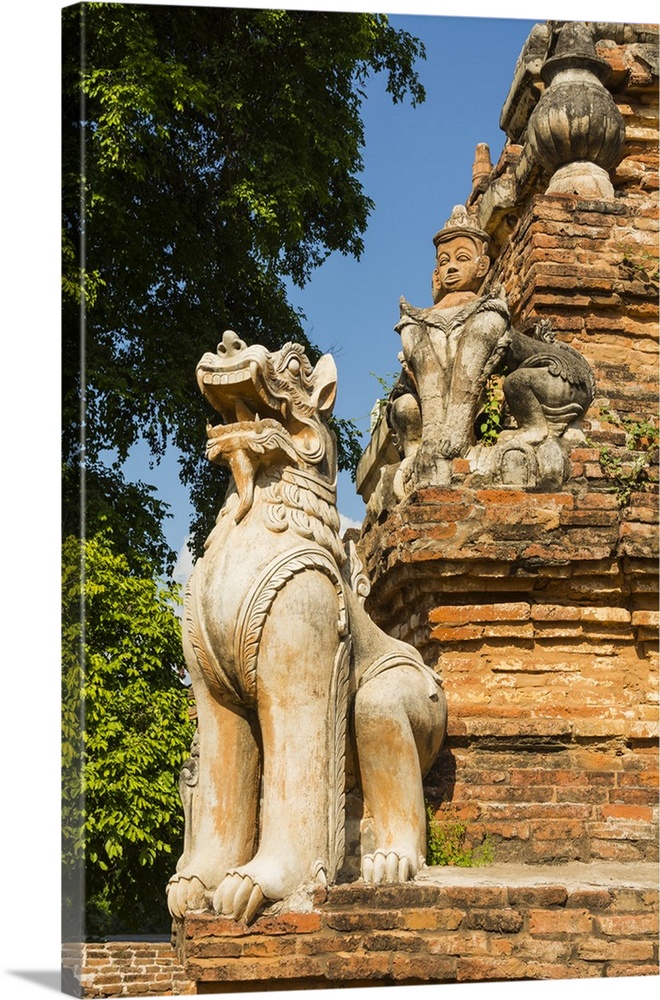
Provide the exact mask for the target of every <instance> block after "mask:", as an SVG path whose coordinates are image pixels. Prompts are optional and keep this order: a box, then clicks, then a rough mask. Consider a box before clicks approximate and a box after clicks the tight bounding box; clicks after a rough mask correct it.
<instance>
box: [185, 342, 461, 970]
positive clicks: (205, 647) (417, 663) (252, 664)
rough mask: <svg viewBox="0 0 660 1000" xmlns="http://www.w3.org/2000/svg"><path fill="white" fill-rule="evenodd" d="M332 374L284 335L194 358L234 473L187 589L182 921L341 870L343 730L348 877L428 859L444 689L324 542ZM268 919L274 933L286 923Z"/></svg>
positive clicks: (397, 873)
mask: <svg viewBox="0 0 660 1000" xmlns="http://www.w3.org/2000/svg"><path fill="white" fill-rule="evenodd" d="M336 377H337V373H336V368H335V365H334V361H333V359H332V357H331V356H330V355H325V356H323V357H322V358H321V359H320V360H319V362H318V363H317V365H316V366H315V367H314V368H313V367H312V365H311V364H310V362H309V361H308V359H307V357H306V356H305V354H304V351H303V348H301V347H300V346H299V345H297V344H286V345H285V346H284V347H283V348H282V349H281V350H280V351H278V352H276V353H270V352H269V351H268V350H266V348H264V347H261V346H259V345H256V346H252V347H248V346H247V345H246V344H245V343H244V342H243V341H242V340H241V339H240V338H239V337H238V336H237V335H236V333H234V332H233V331H231V330H227V331H226V332H225V333H224V335H223V337H222V341H221V342H220V344H218V348H217V352H216V353H215V354H212V353H207V354H205V355H204V357H203V358H202V359H201V361H200V363H199V365H198V368H197V381H198V384H199V387H200V390H201V391H202V393H203V394H204V396H205V397H206V398H207V399H208V401H209V402H210V403H211V404H212V406H213V407H214V408H215V409H216V410H217V411H218V412H219V413H220V414H221V415H222V417H223V418H224V421H225V422H224V423H221V424H218V425H217V426H214V427H212V426H210V425H209V426H208V428H207V431H208V444H207V457H208V458H209V459H210V460H211V461H213V462H218V463H222V464H226V465H228V466H229V468H230V471H231V473H232V485H231V487H230V490H229V492H228V495H227V499H226V501H225V504H224V506H223V508H222V510H221V512H220V515H219V517H218V520H217V523H216V526H215V528H214V529H213V531H212V533H211V535H210V536H209V539H208V540H207V544H206V552H205V555H204V557H203V558H202V559H200V560H199V561H198V562H197V564H196V565H195V568H194V571H193V574H192V577H191V580H190V583H189V585H188V589H187V592H186V599H185V608H184V618H183V637H184V653H185V656H186V663H187V666H188V670H189V672H190V676H191V678H192V682H193V690H194V695H195V703H196V708H197V718H198V722H199V726H198V732H197V735H196V737H195V742H194V745H193V749H192V753H191V757H190V759H189V760H188V761H187V762H186V764H185V765H184V768H183V771H182V777H181V789H182V800H183V803H184V810H185V813H186V834H185V843H184V852H183V855H182V857H181V859H180V861H179V864H178V866H177V871H176V873H175V875H174V876H173V877H172V879H171V880H170V883H169V885H168V902H169V906H170V911H171V913H172V915H173V916H174V917H175V918H177V919H179V920H180V919H181V918H182V917H183V916H184V915H185V914H186V913H187V912H188V911H192V910H198V909H204V908H212V909H213V910H215V911H216V912H221V913H222V914H223V915H224V917H226V918H227V917H228V918H231V919H232V920H234V921H239V920H243V919H244V920H245V921H247V922H248V923H249V922H251V921H252V920H254V919H255V917H256V915H257V913H258V912H259V911H260V909H261V908H262V907H263V906H264V905H265V904H268V903H274V902H278V901H280V900H282V899H284V898H285V897H290V896H291V895H292V894H293V893H294V892H296V891H297V892H298V893H299V894H301V895H302V897H303V898H306V896H309V895H310V894H311V893H312V891H313V889H312V887H313V886H314V885H315V884H319V883H320V884H322V885H323V884H326V883H328V882H332V881H333V880H334V879H335V878H336V877H337V875H338V873H339V871H340V869H341V868H342V865H343V864H344V860H345V854H346V847H347V845H346V827H347V818H346V787H347V784H348V785H349V786H355V783H356V782H355V778H354V777H351V775H350V773H349V772H347V767H346V757H347V752H348V746H347V741H348V739H349V738H352V740H353V742H354V752H353V756H354V757H355V761H356V764H357V765H358V766H359V774H360V793H361V796H362V798H363V802H364V812H365V817H367V818H368V820H369V822H368V825H367V824H363V827H362V828H360V827H359V824H355V825H356V834H355V843H356V847H357V852H358V854H359V855H360V856H359V858H358V859H357V863H358V867H360V865H361V872H362V876H363V878H364V879H365V881H367V882H370V883H381V882H386V883H393V882H395V883H397V882H405V881H407V880H408V879H410V878H412V877H414V875H415V873H416V872H417V870H418V868H419V866H420V865H421V864H423V862H424V856H425V852H426V842H425V838H426V815H425V810H424V799H423V790H422V773H423V771H426V770H428V768H429V767H430V765H431V763H432V762H433V759H434V757H435V756H436V754H437V752H438V749H439V747H440V745H441V743H442V740H443V737H444V733H445V726H446V706H445V700H444V695H443V693H442V690H441V687H440V683H439V681H438V679H437V675H436V674H435V673H434V672H433V671H431V670H430V669H429V668H428V667H426V666H425V664H424V662H423V660H422V658H421V656H420V655H419V654H418V653H417V652H416V651H415V650H414V649H413V648H412V647H410V646H407V645H405V644H404V643H402V642H400V641H398V640H396V639H393V638H391V637H390V636H388V635H387V634H386V633H385V632H382V631H381V630H380V629H379V628H377V626H376V625H375V624H374V623H373V622H372V621H371V619H370V618H369V617H368V615H367V614H366V612H365V611H364V608H363V599H364V596H365V594H366V592H367V591H368V584H367V580H366V577H365V576H364V573H363V571H362V567H361V565H360V563H359V560H358V559H357V556H356V554H355V549H354V547H353V548H351V547H350V546H348V548H344V546H343V545H342V543H341V541H340V539H339V534H338V529H339V515H338V513H337V509H336V503H335V482H336V474H337V467H336V447H335V441H334V437H333V435H332V432H331V431H330V429H329V427H328V419H329V417H330V414H331V412H332V407H333V403H334V398H335V392H336ZM349 716H350V720H351V725H350V727H349V724H348V720H349ZM349 734H350V735H349ZM351 783H352V785H351ZM351 846H352V845H351V844H350V843H349V845H348V847H349V852H350V848H351ZM305 887H307V888H305ZM299 905H300V904H299ZM310 919H312V915H311V914H306V915H305V916H303V917H301V918H300V920H299V921H298V924H300V923H301V921H302V923H303V924H305V923H306V922H307V923H308V922H309V921H310ZM281 921H282V918H277V919H276V920H275V930H274V931H273V933H285V932H288V930H289V928H282V927H281V926H280V925H281ZM295 930H296V931H297V932H299V933H306V932H307V930H308V928H305V927H302V926H297V927H296V928H295ZM263 933H266V934H267V933H269V932H268V929H267V928H266V927H265V926H264V927H263ZM250 954H251V955H254V962H256V963H257V964H254V963H253V964H254V969H255V977H257V978H268V977H269V976H270V975H271V973H270V972H268V973H266V972H264V971H263V969H262V966H261V965H260V964H259V963H261V959H262V957H263V958H264V961H265V957H264V956H267V955H268V954H270V951H269V949H268V948H263V949H262V953H260V954H259V955H257V954H256V953H253V952H251V953H250ZM280 955H281V953H280ZM199 961H200V962H202V961H203V957H200V959H199ZM284 965H285V967H288V966H287V963H286V962H285V963H284ZM267 968H270V966H267ZM305 968H306V969H307V971H306V972H305V975H312V974H313V972H312V971H310V970H311V968H312V966H311V965H309V963H308V965H307V966H305ZM260 969H261V971H259V970H260ZM282 974H285V973H282ZM199 976H200V977H201V978H207V974H206V972H205V971H204V970H203V969H202V966H201V965H200V966H199Z"/></svg>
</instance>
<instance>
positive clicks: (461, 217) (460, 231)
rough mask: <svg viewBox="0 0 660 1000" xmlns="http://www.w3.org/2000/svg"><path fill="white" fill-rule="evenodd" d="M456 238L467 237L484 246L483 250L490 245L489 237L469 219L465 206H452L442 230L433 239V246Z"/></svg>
mask: <svg viewBox="0 0 660 1000" xmlns="http://www.w3.org/2000/svg"><path fill="white" fill-rule="evenodd" d="M457 236H468V237H470V238H471V239H473V240H476V241H480V242H481V243H482V244H484V249H485V248H486V247H488V244H489V243H490V236H489V235H488V233H486V232H484V230H483V229H480V228H479V226H477V225H476V223H475V222H474V221H473V220H472V219H471V218H470V215H469V213H468V210H467V209H466V207H465V205H455V206H454V208H453V209H452V212H451V215H450V216H449V218H448V219H447V221H446V222H445V224H444V226H443V227H442V229H440V230H438V232H437V233H436V234H435V236H434V237H433V244H434V246H436V247H437V246H438V244H439V243H446V242H447V241H448V240H453V239H455V238H456V237H457Z"/></svg>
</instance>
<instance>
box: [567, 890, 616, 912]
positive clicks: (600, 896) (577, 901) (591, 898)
mask: <svg viewBox="0 0 660 1000" xmlns="http://www.w3.org/2000/svg"><path fill="white" fill-rule="evenodd" d="M611 903H612V894H611V893H610V892H609V891H608V890H607V889H573V890H571V891H570V892H569V894H568V900H567V902H566V905H567V906H570V907H578V908H580V909H584V908H586V909H588V910H606V909H607V908H608V907H609V906H610V905H611Z"/></svg>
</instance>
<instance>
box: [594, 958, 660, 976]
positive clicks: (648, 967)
mask: <svg viewBox="0 0 660 1000" xmlns="http://www.w3.org/2000/svg"><path fill="white" fill-rule="evenodd" d="M605 975H606V976H657V975H658V963H657V961H656V962H653V963H647V964H645V965H642V964H641V963H639V964H636V963H634V962H608V963H607V965H606V966H605Z"/></svg>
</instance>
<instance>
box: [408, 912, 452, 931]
mask: <svg viewBox="0 0 660 1000" xmlns="http://www.w3.org/2000/svg"><path fill="white" fill-rule="evenodd" d="M464 917H465V910H460V909H456V908H455V907H448V908H444V907H443V908H442V909H440V908H435V909H431V908H430V907H423V908H420V909H417V908H414V909H413V908H411V909H407V910H405V911H403V912H402V914H401V922H400V926H401V927H402V928H405V929H406V930H411V931H440V930H443V931H444V930H447V931H453V930H456V928H458V927H460V925H461V923H462V922H463V918H464Z"/></svg>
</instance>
